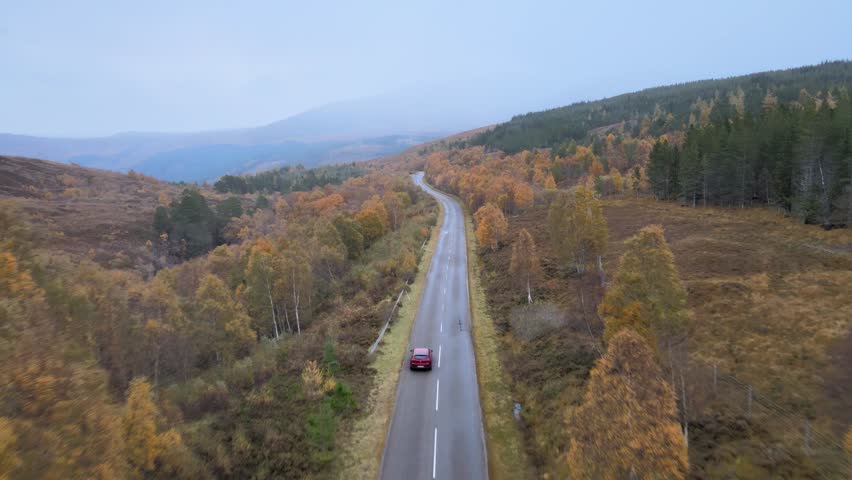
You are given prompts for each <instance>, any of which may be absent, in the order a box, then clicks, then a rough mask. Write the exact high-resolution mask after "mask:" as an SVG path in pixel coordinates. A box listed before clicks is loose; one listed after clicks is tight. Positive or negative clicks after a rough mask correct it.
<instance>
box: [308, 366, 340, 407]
mask: <svg viewBox="0 0 852 480" xmlns="http://www.w3.org/2000/svg"><path fill="white" fill-rule="evenodd" d="M336 385H337V382H335V380H334V377H333V376H332V375H331V374H330V373H327V372H324V371H323V370H322V369H321V368H320V366H319V364H318V363H317V361H316V360H310V361H309V362H308V363H306V364H305V368H304V369H303V370H302V386H303V388H304V391H305V396H306V397H308V399H310V400H318V399H319V398H321V397H322V396H323V395H324V394H325V393H326V392H330V391H332V390H334V387H335V386H336Z"/></svg>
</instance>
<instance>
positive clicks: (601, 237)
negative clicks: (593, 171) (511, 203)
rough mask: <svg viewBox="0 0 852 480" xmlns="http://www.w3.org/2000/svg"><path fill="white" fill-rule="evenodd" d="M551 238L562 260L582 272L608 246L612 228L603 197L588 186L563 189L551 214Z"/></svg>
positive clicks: (555, 201)
mask: <svg viewBox="0 0 852 480" xmlns="http://www.w3.org/2000/svg"><path fill="white" fill-rule="evenodd" d="M547 221H548V225H549V227H550V239H551V242H552V243H553V248H554V251H556V253H557V254H558V255H559V256H560V257H561V259H562V261H564V262H568V263H571V264H572V265H573V266H574V268H576V269H577V271H578V272H581V273H582V272H583V271H584V270H585V267H586V265H587V264H588V263H589V262H591V261H592V260H593V259H594V258H595V257H597V256H598V255H602V254H603V251H604V249H605V248H606V243H607V236H608V230H607V226H606V220H605V219H604V216H603V207H602V206H601V202H600V200H598V199H597V198H595V195H594V193H593V192H592V191H591V190H589V189H588V188H585V187H582V186H578V187H575V188H574V189H573V191H571V192H560V193H559V195H557V197H556V199H554V201H553V203H552V204H551V205H550V210H549V211H548V214H547Z"/></svg>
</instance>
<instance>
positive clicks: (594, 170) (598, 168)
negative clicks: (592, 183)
mask: <svg viewBox="0 0 852 480" xmlns="http://www.w3.org/2000/svg"><path fill="white" fill-rule="evenodd" d="M603 174H604V168H603V164H601V161H600V160H598V159H597V157H595V159H594V160H592V164H591V165H589V176H591V177H600V176H601V175H603Z"/></svg>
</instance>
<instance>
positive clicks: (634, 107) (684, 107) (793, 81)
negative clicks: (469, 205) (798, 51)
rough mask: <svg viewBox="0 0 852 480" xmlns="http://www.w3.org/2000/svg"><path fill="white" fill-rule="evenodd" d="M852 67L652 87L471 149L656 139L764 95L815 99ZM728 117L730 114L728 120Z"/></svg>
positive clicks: (507, 131)
mask: <svg viewBox="0 0 852 480" xmlns="http://www.w3.org/2000/svg"><path fill="white" fill-rule="evenodd" d="M850 83H852V62H850V61H834V62H827V63H822V64H820V65H815V66H806V67H799V68H793V69H788V70H776V71H769V72H760V73H754V74H750V75H743V76H739V77H731V78H725V79H719V80H701V81H695V82H689V83H684V84H679V85H670V86H665V87H655V88H649V89H646V90H641V91H639V92H634V93H627V94H624V95H619V96H616V97H611V98H606V99H603V100H597V101H593V102H579V103H575V104H572V105H569V106H566V107H561V108H554V109H552V110H545V111H542V112H534V113H527V114H525V115H517V116H515V117H513V118H512V120H510V121H509V122H506V123H503V124H500V125H498V126H497V127H495V128H494V129H492V130H489V131H486V132H483V133H481V134H479V135H477V136H476V137H474V138H473V139H472V140H471V144H473V145H483V146H485V147H486V148H488V149H498V150H502V151H504V152H506V153H517V152H519V151H522V150H528V149H533V148H541V147H557V146H559V145H560V144H564V143H568V142H570V141H571V140H574V141H580V140H582V139H584V138H586V137H587V136H588V135H589V133H590V132H591V131H593V130H595V129H600V128H602V127H608V126H620V125H619V124H621V123H622V122H624V125H623V128H624V130H625V133H630V134H631V135H632V136H633V137H639V136H640V134H641V133H645V134H650V135H654V136H659V135H661V134H663V133H666V132H669V131H672V130H677V129H681V128H684V127H686V126H688V125H690V124H694V123H697V122H698V121H699V119H700V117H701V116H702V115H711V114H712V115H715V116H720V117H721V116H726V112H727V113H730V112H731V111H732V110H734V109H735V108H737V106H739V105H742V107H743V108H744V110H745V111H747V112H749V113H752V114H756V113H758V112H760V110H761V104H762V102H763V99H764V98H765V97H766V95H767V93H768V92H771V93H773V94H774V96H775V97H777V99H778V101H779V102H780V103H788V102H793V101H796V100H797V99H798V98H799V95H800V93H801V91H802V89H805V90H807V91H808V92H811V93H812V94H817V93H820V92H826V91H828V90H829V89H834V88H838V89H839V88H845V89H848V88H849V85H850ZM727 116H730V115H727Z"/></svg>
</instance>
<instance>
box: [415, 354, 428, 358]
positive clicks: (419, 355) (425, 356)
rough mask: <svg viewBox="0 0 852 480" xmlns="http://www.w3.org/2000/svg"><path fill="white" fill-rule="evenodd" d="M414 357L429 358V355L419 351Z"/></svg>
mask: <svg viewBox="0 0 852 480" xmlns="http://www.w3.org/2000/svg"><path fill="white" fill-rule="evenodd" d="M414 358H429V355H426V354H425V353H418V354H416V355H414Z"/></svg>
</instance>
